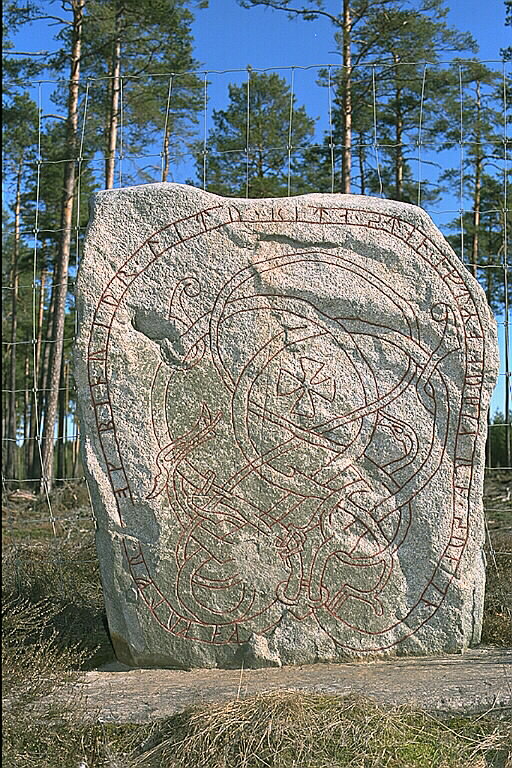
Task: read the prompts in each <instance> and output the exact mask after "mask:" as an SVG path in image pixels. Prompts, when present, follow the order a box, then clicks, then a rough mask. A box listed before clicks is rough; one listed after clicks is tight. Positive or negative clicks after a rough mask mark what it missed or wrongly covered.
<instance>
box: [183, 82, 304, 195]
mask: <svg viewBox="0 0 512 768" xmlns="http://www.w3.org/2000/svg"><path fill="white" fill-rule="evenodd" d="M248 116H249V119H248ZM212 120H213V129H212V130H211V132H210V135H209V137H208V142H207V154H204V152H203V148H202V147H198V151H197V154H196V172H197V176H198V179H199V181H200V183H201V182H202V181H203V176H204V179H205V180H206V188H207V189H208V190H209V191H210V192H215V193H217V194H220V195H231V196H241V197H280V196H284V195H287V194H299V193H301V192H302V191H303V181H302V177H303V175H304V173H303V166H304V157H303V154H302V153H303V148H304V147H307V145H308V142H309V141H310V139H311V137H312V136H313V133H314V124H315V121H314V120H313V119H312V118H310V117H308V115H307V114H306V111H305V109H304V107H298V106H297V105H296V99H295V97H294V96H293V94H292V93H291V91H290V87H289V85H288V84H287V82H286V80H284V79H283V78H281V77H279V76H278V75H277V74H266V73H261V74H258V73H255V72H251V71H250V70H249V72H248V80H247V82H246V83H244V84H243V85H234V84H232V85H230V86H229V104H228V107H227V109H223V110H222V109H221V110H214V111H213V115H212Z"/></svg>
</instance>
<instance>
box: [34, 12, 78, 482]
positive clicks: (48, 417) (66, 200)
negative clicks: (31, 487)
mask: <svg viewBox="0 0 512 768" xmlns="http://www.w3.org/2000/svg"><path fill="white" fill-rule="evenodd" d="M71 2H72V9H73V31H72V47H71V78H70V83H69V97H68V116H67V126H66V143H67V147H68V153H69V154H68V158H69V160H68V161H67V162H66V163H65V165H64V193H63V200H62V218H61V232H62V235H61V241H60V248H59V256H58V263H57V270H56V278H57V284H56V286H55V290H56V297H55V310H54V324H53V326H54V334H53V338H52V352H51V356H50V375H49V392H48V400H47V403H46V413H45V419H44V440H43V473H42V474H43V477H42V482H41V490H44V484H45V481H46V484H47V486H46V487H47V490H48V491H50V490H51V488H52V484H53V455H54V447H55V446H54V439H53V437H54V429H55V420H56V417H57V405H58V399H59V383H60V372H61V366H62V351H63V344H64V318H65V311H66V297H67V293H68V268H69V255H70V252H71V233H72V223H73V203H74V197H75V176H76V165H75V164H76V160H75V156H76V150H77V133H78V89H79V83H80V57H81V45H82V24H83V14H84V7H85V0H71Z"/></svg>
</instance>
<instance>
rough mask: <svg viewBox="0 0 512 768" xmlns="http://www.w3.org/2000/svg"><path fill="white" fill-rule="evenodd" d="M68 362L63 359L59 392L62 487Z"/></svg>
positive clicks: (58, 430)
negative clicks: (65, 385)
mask: <svg viewBox="0 0 512 768" xmlns="http://www.w3.org/2000/svg"><path fill="white" fill-rule="evenodd" d="M66 367H67V362H66V361H65V360H64V358H63V359H62V371H61V377H60V391H59V423H58V429H57V482H58V484H59V485H62V482H63V479H64V478H65V476H66V469H65V465H66V462H65V458H64V451H65V450H66V446H65V444H64V424H65V421H66V396H65V387H64V379H65V369H66Z"/></svg>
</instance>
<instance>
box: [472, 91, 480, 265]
mask: <svg viewBox="0 0 512 768" xmlns="http://www.w3.org/2000/svg"><path fill="white" fill-rule="evenodd" d="M481 108H482V102H481V92H480V82H479V81H477V83H476V121H475V129H476V130H475V149H476V158H475V185H474V187H473V238H472V241H471V257H470V267H471V272H472V273H473V276H474V277H476V276H477V274H478V251H479V248H480V238H479V235H480V232H479V230H480V214H481V210H480V209H481V198H482V166H483V158H482V156H481V143H480V142H481V130H480V125H481V123H480V119H481Z"/></svg>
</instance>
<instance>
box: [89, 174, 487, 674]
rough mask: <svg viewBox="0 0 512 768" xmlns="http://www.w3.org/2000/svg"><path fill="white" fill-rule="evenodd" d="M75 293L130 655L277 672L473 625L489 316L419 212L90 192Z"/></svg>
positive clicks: (106, 551) (118, 608) (118, 617)
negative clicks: (277, 668)
mask: <svg viewBox="0 0 512 768" xmlns="http://www.w3.org/2000/svg"><path fill="white" fill-rule="evenodd" d="M77 294H78V310H79V333H78V337H77V343H76V360H75V363H76V365H75V370H76V379H77V385H78V392H79V403H80V413H81V432H82V446H83V458H84V463H85V467H86V472H87V475H88V480H89V485H90V489H91V495H92V500H93V505H94V509H95V513H96V516H97V522H98V529H97V546H98V553H99V557H100V562H101V571H102V579H103V586H104V592H105V600H106V606H107V614H108V621H109V627H110V631H111V636H112V639H113V642H114V646H115V649H116V654H117V656H118V658H119V660H120V661H122V662H125V663H127V664H130V665H132V666H164V667H177V668H193V667H225V668H229V667H232V668H239V667H241V666H244V667H245V668H247V667H269V666H270V667H272V666H275V667H279V666H281V665H292V664H308V663H312V662H324V663H326V662H333V661H340V660H343V659H346V658H347V657H364V656H372V655H374V656H378V655H391V654H393V655H413V654H416V655H421V654H433V653H443V652H448V653H450V652H458V651H461V650H464V649H465V648H467V647H468V646H469V645H471V644H475V643H477V642H478V641H479V636H480V627H481V618H482V607H483V594H484V578H485V577H484V558H483V552H482V544H483V511H482V502H481V497H482V487H483V466H484V448H485V438H486V414H487V409H488V404H489V399H490V396H491V393H492V389H493V387H494V384H495V381H496V375H497V369H498V353H497V342H496V328H495V322H494V319H493V318H492V316H491V313H490V311H489V309H488V307H487V303H486V300H485V296H484V293H483V291H482V290H481V288H480V287H479V286H478V284H477V283H476V281H475V280H474V279H473V277H472V276H471V275H470V274H469V272H468V271H467V269H466V268H465V267H464V266H463V265H462V263H461V262H460V260H459V259H458V258H457V256H456V255H455V254H454V253H453V251H452V250H451V249H450V247H449V246H448V244H447V243H446V241H445V240H444V238H443V237H442V235H441V234H440V233H439V231H438V230H437V229H436V227H435V226H434V224H433V223H432V221H431V220H430V218H429V217H428V215H427V214H426V213H425V212H424V211H422V210H421V209H419V208H417V207H415V206H411V205H408V204H404V203H398V202H393V201H387V200H381V199H376V198H368V197H362V196H356V195H325V194H315V195H305V196H302V197H295V198H287V199H274V200H239V199H228V198H221V197H218V196H215V195H212V194H209V193H206V192H204V191H201V190H197V189H194V188H192V187H189V186H185V185H177V184H151V185H144V186H139V187H130V188H125V189H118V190H111V191H106V192H100V193H98V194H97V195H96V196H95V198H94V201H93V205H92V215H91V221H90V224H89V229H88V232H87V236H86V244H85V250H84V257H83V260H82V263H81V266H80V271H79V276H78V288H77Z"/></svg>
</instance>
